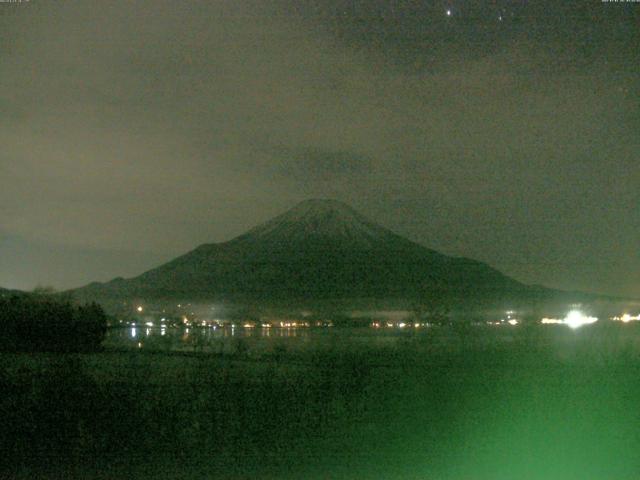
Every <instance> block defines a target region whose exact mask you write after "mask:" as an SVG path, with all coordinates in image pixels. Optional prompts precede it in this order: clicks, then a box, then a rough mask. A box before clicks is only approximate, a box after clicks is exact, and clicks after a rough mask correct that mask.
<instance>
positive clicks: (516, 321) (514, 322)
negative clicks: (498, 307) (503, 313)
mask: <svg viewBox="0 0 640 480" xmlns="http://www.w3.org/2000/svg"><path fill="white" fill-rule="evenodd" d="M507 323H508V324H509V325H517V324H518V320H516V319H515V318H512V319H511V320H509V321H508V322H507Z"/></svg>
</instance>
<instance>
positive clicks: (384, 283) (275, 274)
mask: <svg viewBox="0 0 640 480" xmlns="http://www.w3.org/2000/svg"><path fill="white" fill-rule="evenodd" d="M430 289H438V291H444V290H446V292H447V294H449V295H452V296H456V297H469V296H477V297H490V298H503V297H511V296H521V295H524V294H525V293H526V292H527V289H528V287H526V286H525V285H523V284H521V283H519V282H517V281H515V280H513V279H511V278H509V277H507V276H505V275H503V274H501V273H500V272H498V271H497V270H495V269H493V268H491V267H489V266H488V265H485V264H483V263H480V262H477V261H474V260H470V259H466V258H454V257H449V256H446V255H442V254H440V253H438V252H436V251H434V250H430V249H428V248H425V247H423V246H421V245H419V244H416V243H414V242H411V241H409V240H407V239H405V238H403V237H401V236H399V235H397V234H395V233H393V232H391V231H390V230H388V229H386V228H384V227H381V226H379V225H377V224H375V223H373V222H371V221H369V220H368V219H366V218H365V217H363V216H362V215H360V214H359V213H358V212H356V211H355V210H353V209H352V208H351V207H349V206H347V205H345V204H343V203H340V202H336V201H331V200H308V201H305V202H302V203H300V204H298V205H297V206H295V207H294V208H293V209H291V210H289V211H288V212H285V213H283V214H282V215H279V216H277V217H275V218H274V219H272V220H270V221H268V222H266V223H264V224H262V225H259V226H257V227H255V228H253V229H252V230H250V231H248V232H247V233H245V234H243V235H240V236H238V237H236V238H234V239H233V240H230V241H228V242H224V243H219V244H205V245H201V246H199V247H197V248H196V249H195V250H193V251H191V252H189V253H187V254H185V255H183V256H181V257H178V258H176V259H174V260H172V261H170V262H168V263H166V264H164V265H161V266H159V267H157V268H155V269H152V270H149V271H147V272H145V273H143V274H142V275H140V276H138V277H135V278H132V279H128V280H125V279H115V280H112V281H111V282H107V283H106V284H99V283H94V284H91V285H88V286H86V287H84V288H82V289H78V290H76V291H75V293H76V295H78V296H80V297H85V298H91V299H100V298H105V297H109V298H126V297H134V296H135V297H145V298H190V299H209V300H213V299H231V300H251V301H278V302H286V301H304V300H325V299H332V300H335V299H356V298H378V299H402V298H404V299H408V298H412V297H414V296H415V295H420V294H422V293H424V291H427V290H430Z"/></svg>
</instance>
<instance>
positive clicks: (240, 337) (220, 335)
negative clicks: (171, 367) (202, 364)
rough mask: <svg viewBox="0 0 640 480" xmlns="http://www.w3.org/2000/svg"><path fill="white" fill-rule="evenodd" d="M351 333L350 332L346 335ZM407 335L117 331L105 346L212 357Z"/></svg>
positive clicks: (113, 330) (158, 329) (272, 330)
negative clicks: (210, 353)
mask: <svg viewBox="0 0 640 480" xmlns="http://www.w3.org/2000/svg"><path fill="white" fill-rule="evenodd" d="M345 330H348V331H345ZM406 336H407V333H406V332H399V331H397V330H395V331H391V330H388V331H385V332H382V331H376V330H374V329H370V328H349V329H335V328H321V327H320V328H286V327H285V328H281V327H270V328H260V327H253V328H246V327H241V326H235V327H233V326H225V327H171V326H167V325H158V326H153V327H144V328H140V326H135V325H131V326H127V327H126V328H122V327H114V328H110V329H109V330H108V331H107V336H106V339H105V342H104V345H105V346H110V347H116V348H136V349H138V348H142V349H149V350H160V351H181V350H182V351H188V350H198V351H205V352H207V351H208V352H212V353H233V352H235V351H238V350H243V351H245V352H246V351H248V352H256V353H257V352H265V351H271V350H273V349H274V348H276V349H277V348H281V347H282V346H283V345H285V346H286V347H287V348H288V349H289V348H290V349H297V348H302V349H304V348H306V347H308V346H309V345H311V344H313V345H318V346H321V345H326V346H331V345H335V344H336V343H338V342H340V341H343V340H344V339H345V338H347V337H348V338H349V340H350V341H351V342H354V341H355V342H358V341H362V342H366V343H368V344H382V343H387V342H389V341H391V342H393V341H396V340H398V339H400V338H403V337H406Z"/></svg>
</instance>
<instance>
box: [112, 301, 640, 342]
mask: <svg viewBox="0 0 640 480" xmlns="http://www.w3.org/2000/svg"><path fill="white" fill-rule="evenodd" d="M178 307H179V308H180V307H182V305H181V304H178ZM136 311H137V312H138V313H142V312H143V311H144V308H143V306H142V305H138V306H137V307H136ZM505 314H506V318H502V319H500V320H499V321H496V322H488V324H489V325H504V324H509V325H512V326H515V325H518V324H519V323H520V320H518V319H517V318H516V317H515V314H516V312H515V311H513V310H509V311H507V312H505ZM165 320H166V319H165V318H162V320H161V323H162V324H161V325H160V326H161V327H162V329H163V330H165V328H166V325H164V322H165ZM611 320H613V321H618V322H623V323H629V322H632V321H640V314H638V315H631V314H629V313H625V314H623V315H620V316H615V317H611ZM597 321H598V318H597V317H591V316H589V315H586V314H584V313H582V312H581V311H579V310H571V311H570V312H569V313H567V315H566V316H565V317H564V318H548V317H544V318H542V319H541V320H540V323H542V324H543V325H553V324H557V325H567V326H568V327H570V328H572V329H576V328H579V327H581V326H583V325H589V324H593V323H595V322H597ZM121 323H122V322H121ZM127 323H128V322H127ZM182 323H183V325H185V326H189V325H191V324H192V323H194V322H191V321H189V318H188V317H187V316H186V315H183V316H182ZM145 325H146V326H147V327H151V326H153V325H154V324H153V322H146V323H145ZM201 325H202V326H203V327H204V326H213V327H214V328H215V327H217V326H220V327H222V326H224V325H223V324H222V323H221V322H220V321H219V320H214V321H212V322H207V321H201ZM232 326H233V327H235V324H234V325H232ZM256 326H261V327H263V328H270V327H276V326H279V327H283V328H296V327H310V326H312V324H311V322H307V321H293V320H288V321H284V322H282V321H280V322H275V323H274V322H267V323H265V322H260V323H253V322H245V323H243V324H242V327H244V328H254V327H256ZM318 326H332V324H331V322H328V323H324V322H318ZM371 326H372V327H374V328H381V327H385V326H386V327H398V328H405V327H414V328H418V327H423V326H428V324H427V323H414V322H409V321H406V322H403V321H400V322H389V321H387V322H380V321H374V322H372V323H371ZM132 327H133V329H134V330H132V336H133V337H135V323H133V324H132ZM163 334H164V332H163Z"/></svg>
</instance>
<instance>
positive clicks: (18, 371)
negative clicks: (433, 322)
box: [0, 331, 640, 480]
mask: <svg viewBox="0 0 640 480" xmlns="http://www.w3.org/2000/svg"><path fill="white" fill-rule="evenodd" d="M591 333H593V332H591ZM591 333H589V332H588V331H585V332H584V335H583V336H582V337H581V340H579V341H574V343H573V344H571V345H567V344H566V342H564V343H563V345H564V347H563V350H562V351H559V350H558V348H557V346H556V345H554V344H550V343H549V342H548V341H545V340H544V338H543V339H542V340H541V339H540V338H539V337H538V339H537V340H532V339H531V338H532V337H530V336H529V337H527V338H524V337H523V338H521V339H517V338H516V339H513V340H512V341H510V342H502V343H500V344H497V343H491V342H490V341H486V339H479V338H478V335H475V336H474V335H471V336H470V337H468V338H466V339H465V338H463V337H460V339H459V342H458V344H457V346H456V347H455V348H442V347H441V346H440V347H436V346H435V344H434V343H430V342H431V340H428V339H425V338H424V337H416V338H409V339H406V340H405V341H403V342H402V343H401V344H398V345H394V346H392V347H387V348H383V347H377V348H367V347H365V346H362V345H360V346H356V345H350V344H349V343H348V342H345V344H344V345H341V346H340V347H339V348H338V347H335V348H328V349H326V348H325V349H321V350H308V351H306V352H300V351H296V352H295V353H293V352H286V351H284V352H282V351H281V352H278V355H276V356H274V355H264V356H262V357H252V356H251V354H250V352H246V354H243V355H205V354H195V355H187V354H184V353H177V354H172V353H149V352H147V353H145V352H135V351H134V352H115V351H111V352H110V351H105V352H102V353H93V354H31V355H26V354H8V353H5V354H1V355H0V361H1V362H2V363H1V364H2V365H3V368H2V371H1V373H0V391H2V392H3V394H2V397H1V398H2V399H1V401H0V413H1V415H2V430H1V436H0V442H1V445H0V447H1V450H2V451H3V457H4V459H3V462H4V465H3V469H2V472H3V474H4V476H5V477H8V478H39V477H40V478H105V479H106V478H151V477H154V478H345V479H362V478H372V479H373V478H403V479H405V478H416V479H418V478H420V479H455V480H458V479H491V480H500V479H513V478H519V479H556V478H557V479H562V480H565V479H573V478H575V479H588V478H593V479H599V480H601V479H609V478H610V479H616V480H619V479H626V478H629V479H631V478H636V475H637V472H638V471H640V462H639V461H638V458H639V457H638V455H637V453H636V452H637V451H638V450H639V447H640V434H638V429H637V427H638V425H640V422H639V421H640V411H639V410H638V409H637V405H638V399H639V398H640V361H638V357H637V355H636V353H635V350H630V349H629V347H628V346H627V343H625V342H622V343H620V341H619V340H616V339H617V338H618V337H619V335H618V334H617V333H616V334H615V335H612V336H610V337H609V339H608V340H606V341H605V342H604V343H603V341H602V339H603V338H606V337H603V335H602V332H601V334H599V335H598V336H597V337H593V336H591V337H590V336H589V335H591ZM465 335H466V334H465ZM594 338H595V339H594ZM481 340H482V341H481ZM434 342H435V340H434ZM463 347H464V348H463Z"/></svg>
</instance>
